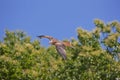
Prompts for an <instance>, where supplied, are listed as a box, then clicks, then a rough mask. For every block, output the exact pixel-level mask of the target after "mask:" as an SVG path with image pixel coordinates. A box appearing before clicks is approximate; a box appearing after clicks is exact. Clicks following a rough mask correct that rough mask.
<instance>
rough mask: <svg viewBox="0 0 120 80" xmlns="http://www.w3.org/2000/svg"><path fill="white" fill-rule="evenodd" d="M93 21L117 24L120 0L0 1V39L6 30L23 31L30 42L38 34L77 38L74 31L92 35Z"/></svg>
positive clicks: (119, 17) (59, 37)
mask: <svg viewBox="0 0 120 80" xmlns="http://www.w3.org/2000/svg"><path fill="white" fill-rule="evenodd" d="M96 18H98V19H101V20H103V21H105V22H110V21H113V20H118V21H120V0H0V39H2V38H3V37H4V31H5V29H8V30H11V31H14V30H22V31H24V32H26V33H27V35H29V36H31V37H32V39H33V40H34V39H37V38H36V36H38V35H40V34H45V35H51V36H53V37H55V38H58V39H60V40H63V39H70V38H71V37H75V38H76V36H77V32H76V29H77V28H78V27H82V28H83V29H86V30H89V31H91V30H92V29H94V24H93V20H94V19H96ZM45 44H46V42H45ZM43 45H44V44H43Z"/></svg>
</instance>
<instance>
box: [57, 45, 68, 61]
mask: <svg viewBox="0 0 120 80" xmlns="http://www.w3.org/2000/svg"><path fill="white" fill-rule="evenodd" d="M55 46H56V50H57V52H58V53H59V54H60V55H61V56H62V57H63V59H67V57H66V51H65V46H64V45H63V44H61V43H57V44H56V45H55Z"/></svg>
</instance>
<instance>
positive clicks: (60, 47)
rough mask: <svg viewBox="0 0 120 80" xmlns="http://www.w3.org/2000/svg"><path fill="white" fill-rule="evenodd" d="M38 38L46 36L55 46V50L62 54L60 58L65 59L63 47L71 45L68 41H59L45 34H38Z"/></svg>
mask: <svg viewBox="0 0 120 80" xmlns="http://www.w3.org/2000/svg"><path fill="white" fill-rule="evenodd" d="M38 37H39V38H40V39H41V38H47V39H49V40H50V42H49V43H50V44H52V45H54V46H55V47H56V50H57V52H58V53H59V54H60V55H61V56H62V58H63V59H64V60H66V59H67V56H66V51H65V47H66V46H68V47H71V44H70V42H68V41H63V42H62V41H59V40H57V39H55V38H53V37H51V36H47V35H40V36H38Z"/></svg>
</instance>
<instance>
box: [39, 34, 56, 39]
mask: <svg viewBox="0 0 120 80" xmlns="http://www.w3.org/2000/svg"><path fill="white" fill-rule="evenodd" d="M38 37H39V38H47V39H49V40H51V39H54V38H53V37H51V36H46V35H40V36H38Z"/></svg>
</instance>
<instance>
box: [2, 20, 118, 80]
mask: <svg viewBox="0 0 120 80" xmlns="http://www.w3.org/2000/svg"><path fill="white" fill-rule="evenodd" d="M94 23H95V26H96V28H95V29H94V30H93V31H91V32H89V31H86V30H83V29H81V28H78V29H77V33H78V40H76V39H71V43H72V45H73V47H74V48H69V47H67V48H66V52H67V57H68V59H67V60H63V59H62V58H61V56H60V55H59V54H58V53H57V51H56V50H55V47H54V46H50V47H48V48H45V47H42V46H41V45H40V42H39V41H38V40H34V41H31V39H30V37H29V36H27V35H26V34H25V33H24V32H22V31H14V32H10V31H8V30H7V31H6V35H5V37H4V40H3V41H1V42H0V80H115V79H118V78H120V23H119V22H117V21H113V22H111V23H108V24H105V23H104V22H103V21H101V20H99V19H96V20H95V21H94Z"/></svg>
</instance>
